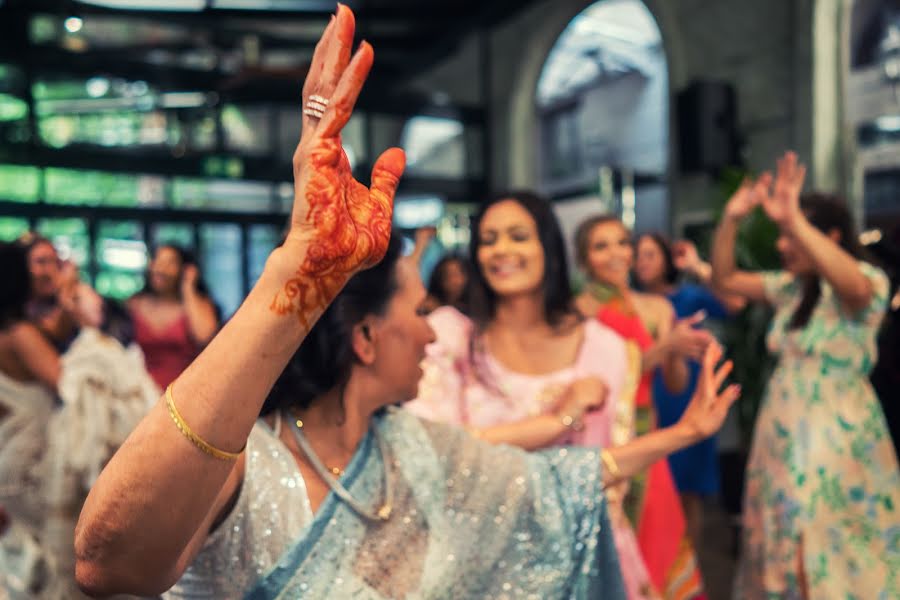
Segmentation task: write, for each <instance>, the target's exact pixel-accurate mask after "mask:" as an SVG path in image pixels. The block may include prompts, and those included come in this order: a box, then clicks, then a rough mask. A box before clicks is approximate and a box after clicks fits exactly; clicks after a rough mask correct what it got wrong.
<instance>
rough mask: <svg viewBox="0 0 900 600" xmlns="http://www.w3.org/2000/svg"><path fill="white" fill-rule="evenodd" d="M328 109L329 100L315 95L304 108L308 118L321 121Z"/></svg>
mask: <svg viewBox="0 0 900 600" xmlns="http://www.w3.org/2000/svg"><path fill="white" fill-rule="evenodd" d="M327 108H328V98H324V97H322V96H318V95H316V94H313V95H312V96H310V97H309V100H307V101H306V106H305V107H304V108H303V114H304V115H306V116H308V117H315V118H316V119H321V118H322V116H323V115H324V114H325V109H327Z"/></svg>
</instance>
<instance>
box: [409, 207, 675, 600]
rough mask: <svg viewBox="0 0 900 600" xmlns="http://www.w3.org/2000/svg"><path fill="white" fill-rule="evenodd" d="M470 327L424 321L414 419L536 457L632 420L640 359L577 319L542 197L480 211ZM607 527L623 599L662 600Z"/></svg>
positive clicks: (620, 532)
mask: <svg viewBox="0 0 900 600" xmlns="http://www.w3.org/2000/svg"><path fill="white" fill-rule="evenodd" d="M472 240H473V242H472V252H471V256H472V260H473V262H474V263H475V267H474V268H473V269H471V270H472V283H471V285H472V296H471V298H470V303H469V306H470V308H471V310H472V313H473V318H472V319H471V320H470V319H469V318H467V317H465V316H463V315H462V314H461V313H460V312H458V311H456V310H455V309H453V308H449V307H443V308H439V309H437V310H436V311H434V312H433V313H432V314H431V315H429V322H430V323H431V326H432V328H434V330H435V332H436V334H437V342H435V343H434V344H432V345H431V346H430V347H429V353H428V358H427V359H426V361H425V376H424V378H423V381H422V383H421V385H420V387H419V396H418V398H417V399H416V400H414V401H413V402H411V403H409V404H408V405H407V406H408V408H409V409H410V410H412V411H413V412H414V413H416V414H418V415H419V416H422V417H425V418H429V419H432V420H436V421H443V422H449V423H455V424H459V425H463V426H465V427H466V428H468V429H469V430H470V431H472V432H474V433H475V434H476V435H478V436H479V437H481V438H482V439H485V440H487V441H490V442H493V443H498V444H499V443H503V444H510V445H515V446H519V447H522V448H525V449H527V450H537V449H541V448H547V447H551V446H558V445H569V444H574V445H586V446H601V447H605V446H610V445H618V444H621V443H624V442H625V441H627V440H626V439H624V438H622V439H616V437H615V436H614V435H613V431H614V428H613V426H612V425H613V423H614V422H615V421H622V420H623V419H624V420H627V419H629V418H630V417H629V415H630V414H631V412H632V405H633V395H634V386H635V385H636V381H637V377H636V372H635V371H636V369H635V368H632V367H637V368H639V361H640V357H639V356H636V355H634V354H633V353H631V355H632V358H631V360H630V359H629V349H628V347H627V346H626V344H625V342H624V341H623V340H622V338H620V337H619V336H618V335H617V334H616V333H614V332H613V331H612V330H611V329H609V328H607V327H606V326H604V325H602V324H600V323H599V322H598V321H596V320H594V319H583V318H581V317H580V316H579V315H578V313H577V312H576V311H575V309H574V307H573V303H572V296H571V292H570V289H569V283H568V267H567V264H566V258H565V252H564V245H563V237H562V233H561V231H560V228H559V224H558V222H557V220H556V217H555V216H554V215H553V211H552V209H551V208H550V205H549V203H547V202H546V201H545V200H543V199H542V198H540V197H538V196H536V195H534V194H531V193H528V192H516V193H509V194H504V195H501V196H498V197H497V198H495V199H494V200H492V201H491V202H488V203H487V204H485V205H484V207H483V208H482V210H481V213H480V214H479V215H478V216H477V217H476V219H475V220H474V226H473V235H472ZM622 495H623V492H622V488H614V489H611V490H609V492H608V496H609V498H610V500H611V501H610V518H611V521H612V523H613V528H614V538H615V542H616V547H617V550H618V552H619V560H620V564H621V568H622V574H623V579H624V581H625V586H626V590H627V593H628V597H629V598H631V599H642V598H657V597H659V596H658V594H657V592H656V591H655V590H654V588H653V585H652V583H651V582H650V579H649V576H648V573H647V569H646V567H645V565H644V562H643V559H642V558H641V555H640V552H639V550H638V546H637V542H636V540H635V536H634V532H633V530H632V529H631V526H630V523H629V521H628V519H627V518H625V515H624V512H623V510H622V506H621V497H622Z"/></svg>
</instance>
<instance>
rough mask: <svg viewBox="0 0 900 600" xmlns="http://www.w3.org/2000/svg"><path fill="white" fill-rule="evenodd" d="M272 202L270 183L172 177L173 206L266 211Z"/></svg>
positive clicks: (269, 208)
mask: <svg viewBox="0 0 900 600" xmlns="http://www.w3.org/2000/svg"><path fill="white" fill-rule="evenodd" d="M272 205H273V198H272V184H270V183H265V182H261V181H234V180H230V179H191V178H187V177H176V178H174V179H173V180H172V207H173V208H192V209H209V210H227V211H236V212H268V211H270V210H271V209H272Z"/></svg>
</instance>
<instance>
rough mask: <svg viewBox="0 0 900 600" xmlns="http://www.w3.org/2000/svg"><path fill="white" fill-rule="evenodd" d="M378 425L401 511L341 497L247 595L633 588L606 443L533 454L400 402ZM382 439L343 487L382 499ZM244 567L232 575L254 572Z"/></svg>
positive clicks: (513, 593)
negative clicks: (355, 507)
mask: <svg viewBox="0 0 900 600" xmlns="http://www.w3.org/2000/svg"><path fill="white" fill-rule="evenodd" d="M373 427H374V428H377V429H378V433H379V435H381V436H382V437H383V439H384V441H385V442H386V446H387V449H388V456H387V463H388V466H389V477H388V478H387V479H388V482H389V485H392V486H393V494H394V507H393V513H392V516H391V518H390V519H389V520H388V521H386V522H380V523H373V522H368V521H366V520H364V519H361V518H360V517H359V516H357V515H356V513H354V512H353V511H352V510H351V509H350V508H349V507H347V506H346V505H345V504H343V503H342V502H340V501H339V500H338V499H337V498H336V497H335V496H334V494H329V496H328V497H327V498H326V499H325V501H324V502H323V503H322V505H321V507H320V508H319V511H318V512H317V513H316V515H315V518H314V519H313V520H312V521H311V522H309V523H308V524H307V526H305V527H304V528H303V531H302V532H301V534H300V536H299V538H298V540H297V542H296V543H295V544H294V545H293V547H291V548H290V549H289V550H288V551H287V552H286V553H285V554H284V555H283V556H282V557H281V558H280V559H279V560H278V562H277V565H276V566H275V568H274V569H272V570H271V571H270V572H269V573H268V574H267V576H266V577H264V578H263V579H262V580H260V581H259V582H258V584H257V585H256V586H255V587H254V588H253V590H251V592H250V593H249V594H248V595H247V596H246V597H247V598H253V599H269V598H292V599H293V598H364V599H373V600H375V599H377V600H383V599H388V598H411V599H412V598H498V599H502V598H534V599H553V598H578V599H580V598H597V599H601V600H606V599H623V598H624V597H625V596H624V591H623V588H622V582H621V575H620V573H619V566H618V562H617V559H616V553H615V549H614V545H613V542H612V537H611V534H610V531H611V530H610V527H609V522H608V519H607V516H606V503H605V499H604V496H603V493H602V490H601V481H600V467H599V465H600V461H599V457H598V454H597V452H596V451H595V450H592V449H582V448H557V449H554V450H552V451H548V452H542V453H534V454H528V453H526V452H523V451H521V450H518V449H515V448H511V447H506V446H491V445H489V444H486V443H483V442H480V441H477V440H475V439H473V438H471V437H470V436H469V435H468V434H466V433H465V432H464V431H462V430H460V429H457V428H453V427H449V426H445V425H439V424H434V423H428V422H423V421H421V420H420V419H418V418H417V417H415V416H413V415H412V414H409V413H408V412H405V411H398V410H394V409H391V410H388V411H386V412H385V414H384V415H382V416H379V417H376V418H375V419H374V422H373ZM372 437H373V436H372V432H371V431H370V433H369V434H368V435H367V436H366V438H365V439H364V440H363V442H362V443H361V444H360V447H359V449H358V450H357V453H356V455H355V456H354V458H353V460H352V461H351V462H350V464H349V465H348V466H347V469H346V471H345V476H344V477H343V478H342V483H343V484H344V485H345V486H346V487H347V488H348V490H349V491H350V493H351V494H352V495H353V497H354V498H355V499H356V500H357V501H358V502H360V503H361V504H364V505H367V506H371V507H373V508H375V507H377V506H380V504H381V503H382V502H383V500H384V497H385V493H384V492H385V490H384V485H385V484H384V481H385V477H384V461H383V460H382V456H381V454H380V452H379V451H378V444H375V443H374V442H373V441H372ZM245 505H246V504H245ZM285 510H298V508H296V507H295V506H294V505H290V506H286V508H285ZM223 533H224V534H225V535H226V536H229V537H231V538H232V539H231V540H229V541H228V542H226V543H224V544H223V546H221V547H222V548H223V549H230V550H229V551H230V552H231V553H233V554H234V555H236V556H240V557H243V558H241V559H240V561H247V560H249V557H256V556H257V554H258V553H259V550H257V549H256V548H255V547H254V543H257V542H259V539H260V538H259V536H258V535H255V536H251V537H248V538H245V541H243V540H239V539H238V538H239V536H238V535H237V534H235V533H234V532H233V530H232V529H226V528H223ZM244 544H246V545H244ZM266 551H268V552H272V549H271V548H269V549H268V550H266ZM223 559H224V557H219V558H217V559H216V560H217V561H219V562H220V564H222V565H223V566H224V565H225V563H224V562H222V561H223ZM234 570H235V569H234V568H233V569H232V570H231V572H230V573H228V572H227V571H225V573H226V574H223V577H228V578H229V579H230V580H231V581H232V582H234V583H235V584H237V583H241V582H245V581H246V580H247V579H246V577H245V576H237V574H236V573H235V572H234ZM195 597H200V596H195ZM217 597H222V598H226V597H234V593H232V594H227V595H219V596H217Z"/></svg>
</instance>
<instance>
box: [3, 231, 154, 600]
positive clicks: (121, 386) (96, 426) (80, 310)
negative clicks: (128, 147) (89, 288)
mask: <svg viewBox="0 0 900 600" xmlns="http://www.w3.org/2000/svg"><path fill="white" fill-rule="evenodd" d="M0 271H2V272H3V274H4V286H3V287H2V291H0V482H2V483H0V506H2V507H3V510H4V512H5V513H6V514H7V515H8V519H9V524H8V526H7V527H6V528H5V529H6V531H4V532H3V533H2V536H0V594H4V593H5V594H6V595H7V596H9V597H11V598H48V599H57V598H65V599H69V598H79V597H83V596H82V595H81V594H80V592H79V591H78V589H77V586H76V585H75V578H74V556H73V548H72V539H73V535H74V533H73V532H74V527H75V522H76V520H77V518H78V513H79V512H80V510H81V505H82V503H83V501H84V498H85V496H86V495H87V491H88V489H89V488H90V486H91V484H92V483H93V481H94V480H95V479H96V477H97V475H98V474H99V472H100V469H101V468H102V466H103V465H104V464H105V463H106V461H107V460H109V457H110V456H111V455H112V452H113V451H114V450H115V449H116V448H117V447H118V446H119V444H120V443H121V442H122V441H123V440H124V439H125V437H126V436H127V435H128V433H129V432H130V431H131V429H132V428H133V427H134V425H136V424H137V422H138V421H139V420H140V418H141V416H142V415H143V414H144V413H145V412H146V410H147V408H148V406H149V403H150V402H152V401H153V400H155V398H156V395H157V394H158V390H157V389H156V387H155V385H154V384H153V382H152V381H151V380H150V379H149V376H148V375H147V373H146V371H145V369H144V366H143V356H142V355H141V354H140V351H138V350H137V349H136V348H133V347H131V348H128V349H126V348H123V347H122V346H121V345H120V344H119V343H118V342H117V341H115V340H114V339H112V338H110V337H108V336H106V335H104V334H102V333H101V332H100V331H99V330H97V329H95V328H92V327H81V330H80V332H79V333H78V335H77V337H75V339H74V340H73V342H72V344H71V345H70V346H69V348H68V350H67V351H66V352H65V354H63V355H59V354H58V353H57V351H56V350H55V349H54V348H53V346H52V345H51V344H50V342H49V341H48V340H47V339H46V338H45V337H44V335H43V334H42V333H41V332H40V330H39V329H38V328H37V327H36V326H35V325H34V324H33V323H31V322H29V321H28V320H27V319H26V318H25V304H26V302H27V299H28V293H29V285H30V282H29V273H28V269H27V264H26V257H25V251H24V249H23V248H21V247H20V246H19V245H16V244H0ZM79 289H81V286H78V285H75V286H64V287H63V289H62V290H61V293H62V294H63V295H65V297H64V298H61V304H62V305H63V306H65V307H67V309H68V310H70V311H71V313H72V316H73V317H75V318H76V319H77V320H78V321H80V322H82V323H84V322H85V321H86V320H87V319H86V318H84V317H83V315H86V314H87V313H88V312H90V311H89V310H87V309H88V308H89V307H88V306H86V303H88V302H90V300H91V298H92V296H90V295H85V294H79V291H78V290H79ZM80 315H82V317H81V318H79V316H80ZM0 597H2V595H0Z"/></svg>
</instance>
